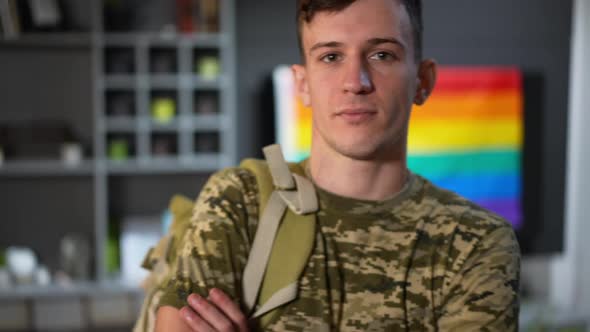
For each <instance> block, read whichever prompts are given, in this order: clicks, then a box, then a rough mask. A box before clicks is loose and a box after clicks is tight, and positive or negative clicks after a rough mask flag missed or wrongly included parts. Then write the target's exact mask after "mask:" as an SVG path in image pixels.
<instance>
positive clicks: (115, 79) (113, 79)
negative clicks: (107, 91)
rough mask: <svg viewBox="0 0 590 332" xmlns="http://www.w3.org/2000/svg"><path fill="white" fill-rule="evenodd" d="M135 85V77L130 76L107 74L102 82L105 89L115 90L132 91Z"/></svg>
mask: <svg viewBox="0 0 590 332" xmlns="http://www.w3.org/2000/svg"><path fill="white" fill-rule="evenodd" d="M136 83H137V81H136V77H135V75H132V74H108V75H107V76H105V78H104V81H103V85H104V87H105V88H115V89H133V88H135V86H136Z"/></svg>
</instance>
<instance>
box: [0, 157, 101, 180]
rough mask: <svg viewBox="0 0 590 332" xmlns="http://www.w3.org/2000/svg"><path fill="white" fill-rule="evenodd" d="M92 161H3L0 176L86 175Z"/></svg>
mask: <svg viewBox="0 0 590 332" xmlns="http://www.w3.org/2000/svg"><path fill="white" fill-rule="evenodd" d="M93 170H94V163H93V162H92V161H91V160H84V161H82V162H81V163H80V164H78V165H66V164H65V163H64V162H63V161H61V160H38V161H33V160H30V161H4V162H3V163H2V164H0V176H1V177H6V176H87V175H92V173H93Z"/></svg>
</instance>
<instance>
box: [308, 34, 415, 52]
mask: <svg viewBox="0 0 590 332" xmlns="http://www.w3.org/2000/svg"><path fill="white" fill-rule="evenodd" d="M367 43H368V44H370V45H373V46H375V45H380V44H386V43H389V44H395V45H398V46H400V47H401V48H403V49H404V50H405V49H406V45H405V44H404V43H403V42H401V41H400V40H398V39H397V38H394V37H385V38H371V39H369V40H367ZM343 45H344V43H341V42H337V41H329V42H319V43H316V44H315V45H313V46H312V47H311V48H310V49H309V53H312V52H313V51H315V50H317V49H319V48H324V47H327V48H331V47H341V46H343Z"/></svg>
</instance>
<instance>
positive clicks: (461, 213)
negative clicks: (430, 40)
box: [156, 0, 519, 331]
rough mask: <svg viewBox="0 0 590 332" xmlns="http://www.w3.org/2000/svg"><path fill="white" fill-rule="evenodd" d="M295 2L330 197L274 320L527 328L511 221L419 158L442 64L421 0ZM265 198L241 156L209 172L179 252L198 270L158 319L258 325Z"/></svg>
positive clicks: (304, 325)
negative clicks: (411, 159)
mask: <svg viewBox="0 0 590 332" xmlns="http://www.w3.org/2000/svg"><path fill="white" fill-rule="evenodd" d="M297 10H298V13H297V22H298V31H299V37H300V45H301V50H302V58H303V64H302V65H294V66H293V67H292V68H293V73H294V76H295V79H296V85H297V89H298V92H299V94H300V96H301V98H302V100H303V102H304V103H305V104H307V105H308V106H311V107H312V109H313V132H312V135H313V138H312V148H311V156H310V158H309V160H308V161H307V162H305V163H304V165H305V167H307V175H308V177H309V178H310V179H312V181H313V182H314V184H315V186H316V190H317V192H318V197H319V201H320V211H319V212H318V213H317V216H318V217H317V218H318V219H317V223H318V228H317V229H318V230H317V240H316V242H315V246H314V249H313V252H312V255H311V257H310V259H309V262H308V265H307V268H306V269H305V271H304V273H303V276H302V277H301V280H300V286H299V293H298V298H297V299H296V300H295V301H293V302H291V303H289V304H287V305H286V307H285V308H284V310H283V311H282V313H281V315H280V317H278V318H277V319H275V320H274V321H272V322H271V323H270V324H268V325H266V326H264V327H263V328H264V329H265V330H272V331H282V330H286V331H315V330H321V331H330V330H342V331H367V330H368V331H390V330H416V331H424V330H443V331H475V330H490V331H511V330H512V331H513V330H517V325H518V324H517V321H518V319H517V316H518V283H519V279H518V278H519V249H518V244H517V243H516V240H515V237H514V232H513V231H512V228H511V227H510V225H509V224H508V223H507V222H506V221H504V220H503V219H501V218H499V217H498V216H496V215H494V214H492V213H490V212H487V211H485V210H483V209H482V208H480V207H478V206H476V205H474V204H472V203H470V202H468V201H466V200H464V199H463V198H461V197H458V196H457V195H456V194H453V193H451V192H447V191H445V190H442V189H439V188H436V187H435V186H433V185H432V184H431V183H430V182H428V181H427V180H425V179H423V178H421V177H419V176H418V175H414V174H412V173H411V172H409V171H408V170H407V166H406V145H407V144H406V141H407V133H408V121H409V117H410V111H411V108H412V104H422V103H424V102H425V101H426V99H427V97H428V95H429V94H430V92H431V91H432V89H433V86H434V82H435V76H436V65H435V63H434V62H433V61H432V60H422V56H421V34H422V24H421V5H420V1H419V0H413V1H412V0H356V1H355V0H299V1H298V5H297ZM257 199H258V198H257V187H256V181H255V179H254V178H253V176H252V174H250V173H249V172H248V171H245V170H243V169H239V168H234V169H227V170H223V171H221V172H219V173H217V174H215V175H214V176H213V177H212V178H211V179H210V180H209V182H208V184H207V185H206V186H205V188H204V189H203V191H202V193H201V195H200V197H199V199H198V201H197V203H196V207H195V212H194V216H193V221H194V222H193V223H192V226H191V229H190V231H189V232H188V233H187V234H186V236H185V237H184V239H183V244H182V246H183V249H182V252H183V253H182V254H179V256H180V258H179V263H178V264H181V265H183V266H184V268H186V267H187V266H189V267H190V270H191V273H190V277H187V276H186V275H173V276H171V278H170V280H168V281H166V282H165V283H164V285H163V289H165V295H164V296H163V298H162V299H161V301H160V309H159V310H158V314H157V323H156V330H158V331H234V330H235V331H246V330H248V324H249V322H248V321H247V319H246V314H245V313H243V311H242V309H241V307H240V303H241V300H242V299H240V291H241V289H240V287H241V286H240V285H241V284H240V278H241V272H242V270H243V268H244V264H245V262H246V259H247V257H248V250H249V248H250V245H251V242H252V238H253V234H255V232H256V227H257V222H258V218H259V211H257V206H258V201H257ZM191 293H193V294H192V295H190V296H189V294H191ZM187 299H188V304H187V302H185V301H187ZM181 308H182V309H181ZM179 309H181V310H180V311H179ZM250 323H253V324H254V326H255V327H254V328H256V323H257V322H250ZM258 328H260V326H258Z"/></svg>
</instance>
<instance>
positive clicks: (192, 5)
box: [176, 0, 219, 33]
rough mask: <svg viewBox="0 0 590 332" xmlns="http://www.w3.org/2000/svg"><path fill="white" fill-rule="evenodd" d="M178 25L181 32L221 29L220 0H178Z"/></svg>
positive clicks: (216, 30)
mask: <svg viewBox="0 0 590 332" xmlns="http://www.w3.org/2000/svg"><path fill="white" fill-rule="evenodd" d="M176 27H177V30H178V32H181V33H195V32H203V33H212V32H213V33H214V32H218V31H219V0H176Z"/></svg>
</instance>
